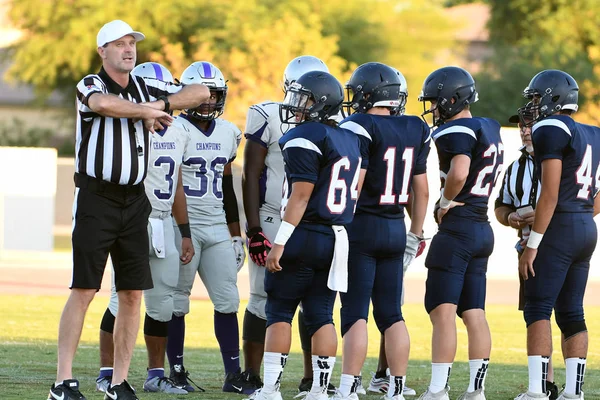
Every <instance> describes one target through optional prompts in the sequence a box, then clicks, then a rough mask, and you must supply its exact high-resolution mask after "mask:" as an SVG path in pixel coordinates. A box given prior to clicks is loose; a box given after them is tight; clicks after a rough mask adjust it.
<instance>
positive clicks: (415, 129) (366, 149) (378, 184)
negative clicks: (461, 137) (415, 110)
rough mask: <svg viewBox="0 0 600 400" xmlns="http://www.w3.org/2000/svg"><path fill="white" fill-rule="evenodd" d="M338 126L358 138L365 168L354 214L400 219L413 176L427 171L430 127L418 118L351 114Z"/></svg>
mask: <svg viewBox="0 0 600 400" xmlns="http://www.w3.org/2000/svg"><path fill="white" fill-rule="evenodd" d="M340 127H342V128H346V129H349V130H351V131H353V132H354V133H356V134H357V135H358V137H359V138H360V141H361V156H362V166H361V168H363V169H366V170H367V174H366V176H365V181H364V183H363V187H362V191H361V193H360V198H359V200H358V205H357V208H356V213H369V214H376V215H380V216H382V217H385V218H403V217H404V205H405V204H406V203H408V198H409V195H410V188H411V183H412V177H413V175H419V174H424V173H426V172H427V156H428V155H429V148H430V147H429V144H430V142H431V141H430V140H429V139H430V136H429V127H428V126H427V124H425V123H424V122H423V121H422V120H421V119H420V118H419V117H414V116H400V117H396V116H384V115H371V114H358V113H357V114H352V115H350V116H349V117H348V118H346V119H345V120H344V121H342V123H341V124H340Z"/></svg>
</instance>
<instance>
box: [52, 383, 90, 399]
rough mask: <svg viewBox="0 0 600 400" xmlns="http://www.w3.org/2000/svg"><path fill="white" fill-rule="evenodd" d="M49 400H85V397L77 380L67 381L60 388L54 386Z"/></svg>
mask: <svg viewBox="0 0 600 400" xmlns="http://www.w3.org/2000/svg"><path fill="white" fill-rule="evenodd" d="M48 400H85V396H84V395H82V394H81V392H80V391H79V381H78V380H77V379H67V380H65V381H63V383H61V384H60V385H58V386H56V385H55V384H52V387H51V388H50V393H48Z"/></svg>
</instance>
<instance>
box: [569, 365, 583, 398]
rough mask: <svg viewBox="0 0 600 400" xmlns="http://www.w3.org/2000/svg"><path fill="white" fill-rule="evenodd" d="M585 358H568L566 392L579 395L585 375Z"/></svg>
mask: <svg viewBox="0 0 600 400" xmlns="http://www.w3.org/2000/svg"><path fill="white" fill-rule="evenodd" d="M585 364H586V360H585V358H579V357H574V358H567V359H566V360H565V366H566V370H567V371H566V375H567V376H566V384H565V393H566V394H570V395H572V396H579V393H581V387H582V386H583V377H584V375H585Z"/></svg>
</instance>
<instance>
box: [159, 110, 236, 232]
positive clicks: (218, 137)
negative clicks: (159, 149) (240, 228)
mask: <svg viewBox="0 0 600 400" xmlns="http://www.w3.org/2000/svg"><path fill="white" fill-rule="evenodd" d="M190 120H191V117H189V116H187V115H186V114H180V115H179V116H178V117H177V118H175V122H174V123H173V125H172V127H171V128H170V129H173V128H175V129H178V130H180V131H183V132H184V133H185V134H187V136H188V137H189V139H188V142H187V146H186V149H185V152H184V154H183V164H182V165H181V175H182V180H183V190H184V191H185V197H186V202H187V209H188V217H189V220H190V223H193V224H204V225H211V224H218V223H225V210H224V209H223V170H224V168H225V165H227V164H229V163H230V162H232V161H233V160H234V159H235V156H236V153H237V148H238V145H239V144H240V140H241V137H242V132H241V131H240V130H239V129H238V128H237V127H236V126H235V125H234V124H232V123H231V122H229V121H225V120H223V119H215V120H213V121H212V122H211V124H210V126H209V128H208V130H207V131H206V132H203V131H201V130H200V129H198V128H196V126H195V125H194V124H193V123H192V122H190Z"/></svg>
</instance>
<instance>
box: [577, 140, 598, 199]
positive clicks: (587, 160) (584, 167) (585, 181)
mask: <svg viewBox="0 0 600 400" xmlns="http://www.w3.org/2000/svg"><path fill="white" fill-rule="evenodd" d="M592 160H593V158H592V146H591V145H589V144H588V145H587V147H586V149H585V154H584V155H583V160H581V165H580V166H579V168H577V172H576V173H575V176H576V177H577V184H578V185H581V189H579V191H578V192H577V198H578V199H585V200H587V199H589V198H590V186H592V185H593V183H594V178H595V179H596V185H595V186H594V196H595V195H596V193H597V191H598V183H600V163H599V164H598V168H596V176H595V177H592V170H593V168H594V167H593V165H592V164H593V161H592Z"/></svg>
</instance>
